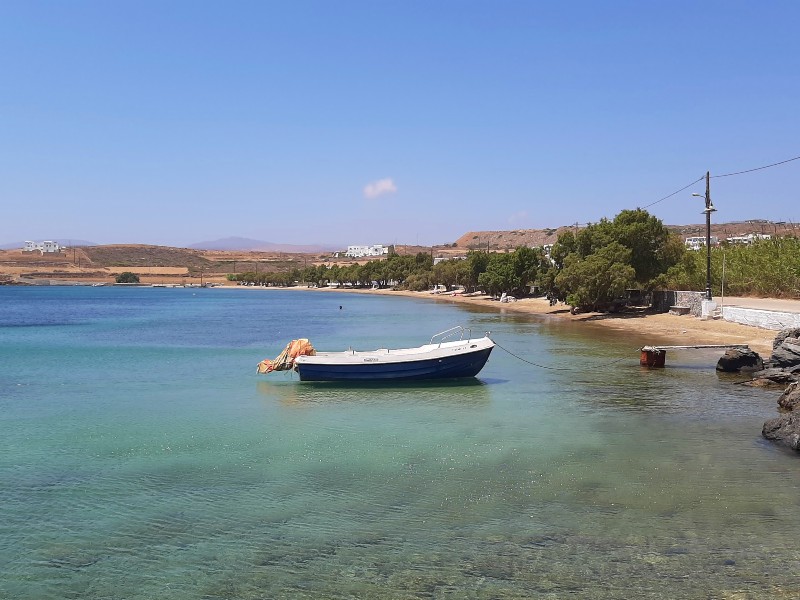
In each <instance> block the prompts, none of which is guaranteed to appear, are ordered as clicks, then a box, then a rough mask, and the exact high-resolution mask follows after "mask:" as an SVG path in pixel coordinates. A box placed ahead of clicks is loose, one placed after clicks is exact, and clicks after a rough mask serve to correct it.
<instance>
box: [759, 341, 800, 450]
mask: <svg viewBox="0 0 800 600" xmlns="http://www.w3.org/2000/svg"><path fill="white" fill-rule="evenodd" d="M764 366H765V367H766V368H765V369H763V370H761V371H757V372H755V373H753V380H752V382H750V385H757V386H763V387H774V386H779V387H783V388H784V390H783V393H782V394H781V395H780V397H779V398H778V412H779V413H780V416H778V417H775V418H774V419H769V420H768V421H767V422H765V423H764V427H763V428H762V430H761V434H762V435H763V436H764V437H765V438H766V439H768V440H772V441H774V442H776V443H778V444H781V445H784V446H787V447H789V448H791V449H792V450H794V451H796V452H800V328H792V329H784V330H782V331H781V332H780V333H778V335H777V336H775V340H774V342H773V349H772V356H771V357H770V359H769V361H767V362H766V363H765V365H764Z"/></svg>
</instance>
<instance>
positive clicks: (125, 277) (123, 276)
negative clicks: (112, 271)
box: [116, 271, 139, 283]
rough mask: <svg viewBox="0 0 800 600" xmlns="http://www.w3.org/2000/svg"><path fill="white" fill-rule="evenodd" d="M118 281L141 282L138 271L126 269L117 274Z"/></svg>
mask: <svg viewBox="0 0 800 600" xmlns="http://www.w3.org/2000/svg"><path fill="white" fill-rule="evenodd" d="M116 281H117V283H139V276H138V275H137V274H136V273H131V272H130V271H124V272H123V273H120V274H119V275H117V279H116Z"/></svg>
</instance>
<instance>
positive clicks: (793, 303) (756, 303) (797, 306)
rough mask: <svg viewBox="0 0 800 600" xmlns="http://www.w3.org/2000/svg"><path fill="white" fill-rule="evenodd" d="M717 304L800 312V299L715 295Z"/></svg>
mask: <svg viewBox="0 0 800 600" xmlns="http://www.w3.org/2000/svg"><path fill="white" fill-rule="evenodd" d="M714 301H715V302H716V303H717V306H720V305H722V304H724V305H725V306H740V307H742V308H755V309H758V310H772V311H776V312H789V313H800V300H785V299H783V298H740V297H737V296H726V297H725V298H722V297H721V296H715V297H714Z"/></svg>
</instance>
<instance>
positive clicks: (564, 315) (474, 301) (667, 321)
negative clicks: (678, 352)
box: [271, 288, 776, 360]
mask: <svg viewBox="0 0 800 600" xmlns="http://www.w3.org/2000/svg"><path fill="white" fill-rule="evenodd" d="M271 289H272V288H271ZM287 289H296V288H287ZM302 289H308V290H309V291H311V292H324V293H328V292H330V293H351V294H371V295H386V296H404V297H409V298H416V299H418V300H428V301H432V302H449V303H457V304H465V305H468V306H475V307H481V308H487V309H490V310H498V311H499V310H503V311H508V312H513V313H517V314H520V315H531V316H537V317H540V318H541V317H543V318H548V319H559V320H565V321H571V322H575V323H586V324H591V325H592V326H598V327H604V328H608V329H612V330H616V331H620V332H628V333H631V334H635V335H637V337H642V336H648V338H649V337H652V340H650V341H649V342H648V343H652V344H665V345H667V344H669V345H698V344H747V345H748V346H749V347H750V348H751V349H752V350H754V351H755V352H757V353H758V354H759V355H760V356H761V357H762V358H764V359H765V360H766V359H768V358H769V356H770V354H771V352H772V340H773V339H774V338H775V334H776V332H775V331H772V330H770V329H762V328H760V327H754V326H750V325H741V324H739V323H731V322H729V321H723V320H719V319H708V320H705V319H699V318H697V317H693V316H691V315H673V314H670V313H656V312H653V311H651V310H644V309H641V310H636V311H628V312H621V313H615V314H609V313H597V312H589V313H578V314H576V315H573V314H572V313H571V312H570V307H569V306H568V305H564V304H556V305H555V306H551V305H550V302H549V301H548V300H547V299H546V298H521V299H518V300H516V301H513V302H504V303H500V302H499V301H498V300H496V299H493V298H492V297H491V296H487V295H466V296H465V295H459V294H447V293H444V294H432V293H430V292H412V291H408V290H392V289H379V290H374V289H341V288H339V289H337V288H302ZM721 354H722V353H720V355H721Z"/></svg>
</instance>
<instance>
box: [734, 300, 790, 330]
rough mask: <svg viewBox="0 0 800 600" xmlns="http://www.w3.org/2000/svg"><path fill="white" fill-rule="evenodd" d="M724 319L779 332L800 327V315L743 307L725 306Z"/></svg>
mask: <svg viewBox="0 0 800 600" xmlns="http://www.w3.org/2000/svg"><path fill="white" fill-rule="evenodd" d="M722 318H723V319H725V320H726V321H731V322H732V323H741V324H742V325H752V326H753V327H761V328H762V329H775V330H778V329H784V328H786V327H800V314H798V313H789V312H779V311H773V310H759V309H757V308H742V307H741V306H723V307H722Z"/></svg>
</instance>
